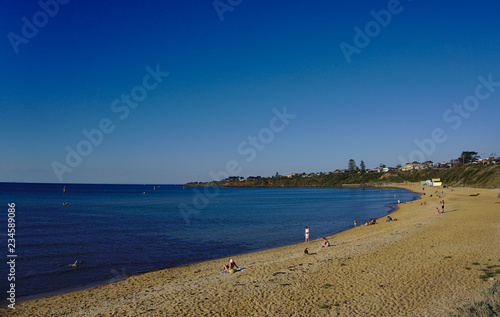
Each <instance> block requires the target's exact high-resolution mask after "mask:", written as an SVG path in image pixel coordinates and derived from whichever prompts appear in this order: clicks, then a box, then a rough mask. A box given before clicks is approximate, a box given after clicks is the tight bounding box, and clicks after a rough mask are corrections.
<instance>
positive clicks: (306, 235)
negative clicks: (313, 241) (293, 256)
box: [304, 226, 310, 242]
mask: <svg viewBox="0 0 500 317" xmlns="http://www.w3.org/2000/svg"><path fill="white" fill-rule="evenodd" d="M309 233H310V231H309V228H307V226H306V231H305V233H304V237H305V238H306V242H309Z"/></svg>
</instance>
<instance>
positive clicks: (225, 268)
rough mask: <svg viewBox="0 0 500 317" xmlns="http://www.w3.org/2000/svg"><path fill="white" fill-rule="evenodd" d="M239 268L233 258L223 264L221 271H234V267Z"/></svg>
mask: <svg viewBox="0 0 500 317" xmlns="http://www.w3.org/2000/svg"><path fill="white" fill-rule="evenodd" d="M235 267H236V269H239V267H238V265H236V262H234V261H233V259H231V260H229V263H228V264H224V266H223V267H222V272H227V273H234V272H236V269H235Z"/></svg>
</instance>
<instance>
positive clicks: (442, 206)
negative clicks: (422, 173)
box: [441, 199, 444, 213]
mask: <svg viewBox="0 0 500 317" xmlns="http://www.w3.org/2000/svg"><path fill="white" fill-rule="evenodd" d="M441 209H442V210H443V211H442V213H444V199H443V200H442V201H441Z"/></svg>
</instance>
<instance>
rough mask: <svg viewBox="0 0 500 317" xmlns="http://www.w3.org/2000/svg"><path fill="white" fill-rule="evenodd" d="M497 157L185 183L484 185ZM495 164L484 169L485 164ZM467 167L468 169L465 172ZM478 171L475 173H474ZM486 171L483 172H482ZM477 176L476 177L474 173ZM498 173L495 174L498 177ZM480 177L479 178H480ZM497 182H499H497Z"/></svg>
mask: <svg viewBox="0 0 500 317" xmlns="http://www.w3.org/2000/svg"><path fill="white" fill-rule="evenodd" d="M499 163H500V157H497V156H495V154H492V155H490V157H489V158H480V157H479V156H478V155H477V152H474V151H464V152H462V155H461V156H460V157H459V158H456V159H452V160H450V161H449V162H446V161H445V162H439V163H435V162H432V161H426V162H416V161H415V162H411V163H407V164H405V165H398V166H396V167H389V166H386V165H384V164H380V166H378V167H376V168H369V169H367V168H366V167H365V164H364V162H363V161H361V162H360V165H359V166H358V165H357V164H356V162H355V161H354V160H353V159H350V160H349V162H348V168H347V169H336V170H334V171H329V172H318V173H289V174H286V175H280V174H279V173H278V172H276V174H275V175H274V176H272V177H262V176H249V177H247V178H245V177H243V176H229V177H227V178H225V179H222V180H214V181H212V182H192V183H187V184H184V185H188V186H226V187H335V186H342V185H346V184H361V185H363V184H373V183H380V182H402V181H418V182H420V181H422V180H424V181H425V180H427V179H431V178H436V177H440V178H442V179H443V181H448V182H450V183H453V184H454V185H465V184H468V185H471V182H473V183H474V185H479V186H481V185H485V186H488V187H495V186H496V183H497V182H496V181H491V180H488V181H486V179H489V178H490V177H491V178H495V175H497V174H500V169H499V168H496V167H497V166H500V164H499ZM488 166H490V167H491V166H495V168H491V169H486V168H485V167H488ZM466 170H467V173H464V172H465V171H466ZM476 174H477V175H476ZM483 174H485V175H483ZM476 176H477V177H476ZM498 178H500V177H497V179H498ZM479 180H481V182H482V183H484V184H482V183H481V182H479ZM499 185H500V184H499Z"/></svg>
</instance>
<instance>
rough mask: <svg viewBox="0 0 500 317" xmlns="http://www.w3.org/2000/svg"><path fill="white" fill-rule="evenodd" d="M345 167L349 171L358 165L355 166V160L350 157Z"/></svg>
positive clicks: (352, 170)
mask: <svg viewBox="0 0 500 317" xmlns="http://www.w3.org/2000/svg"><path fill="white" fill-rule="evenodd" d="M347 168H348V169H349V172H354V171H355V170H356V169H357V168H358V167H357V166H356V162H355V161H354V160H353V159H350V160H349V165H348V167H347Z"/></svg>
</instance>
